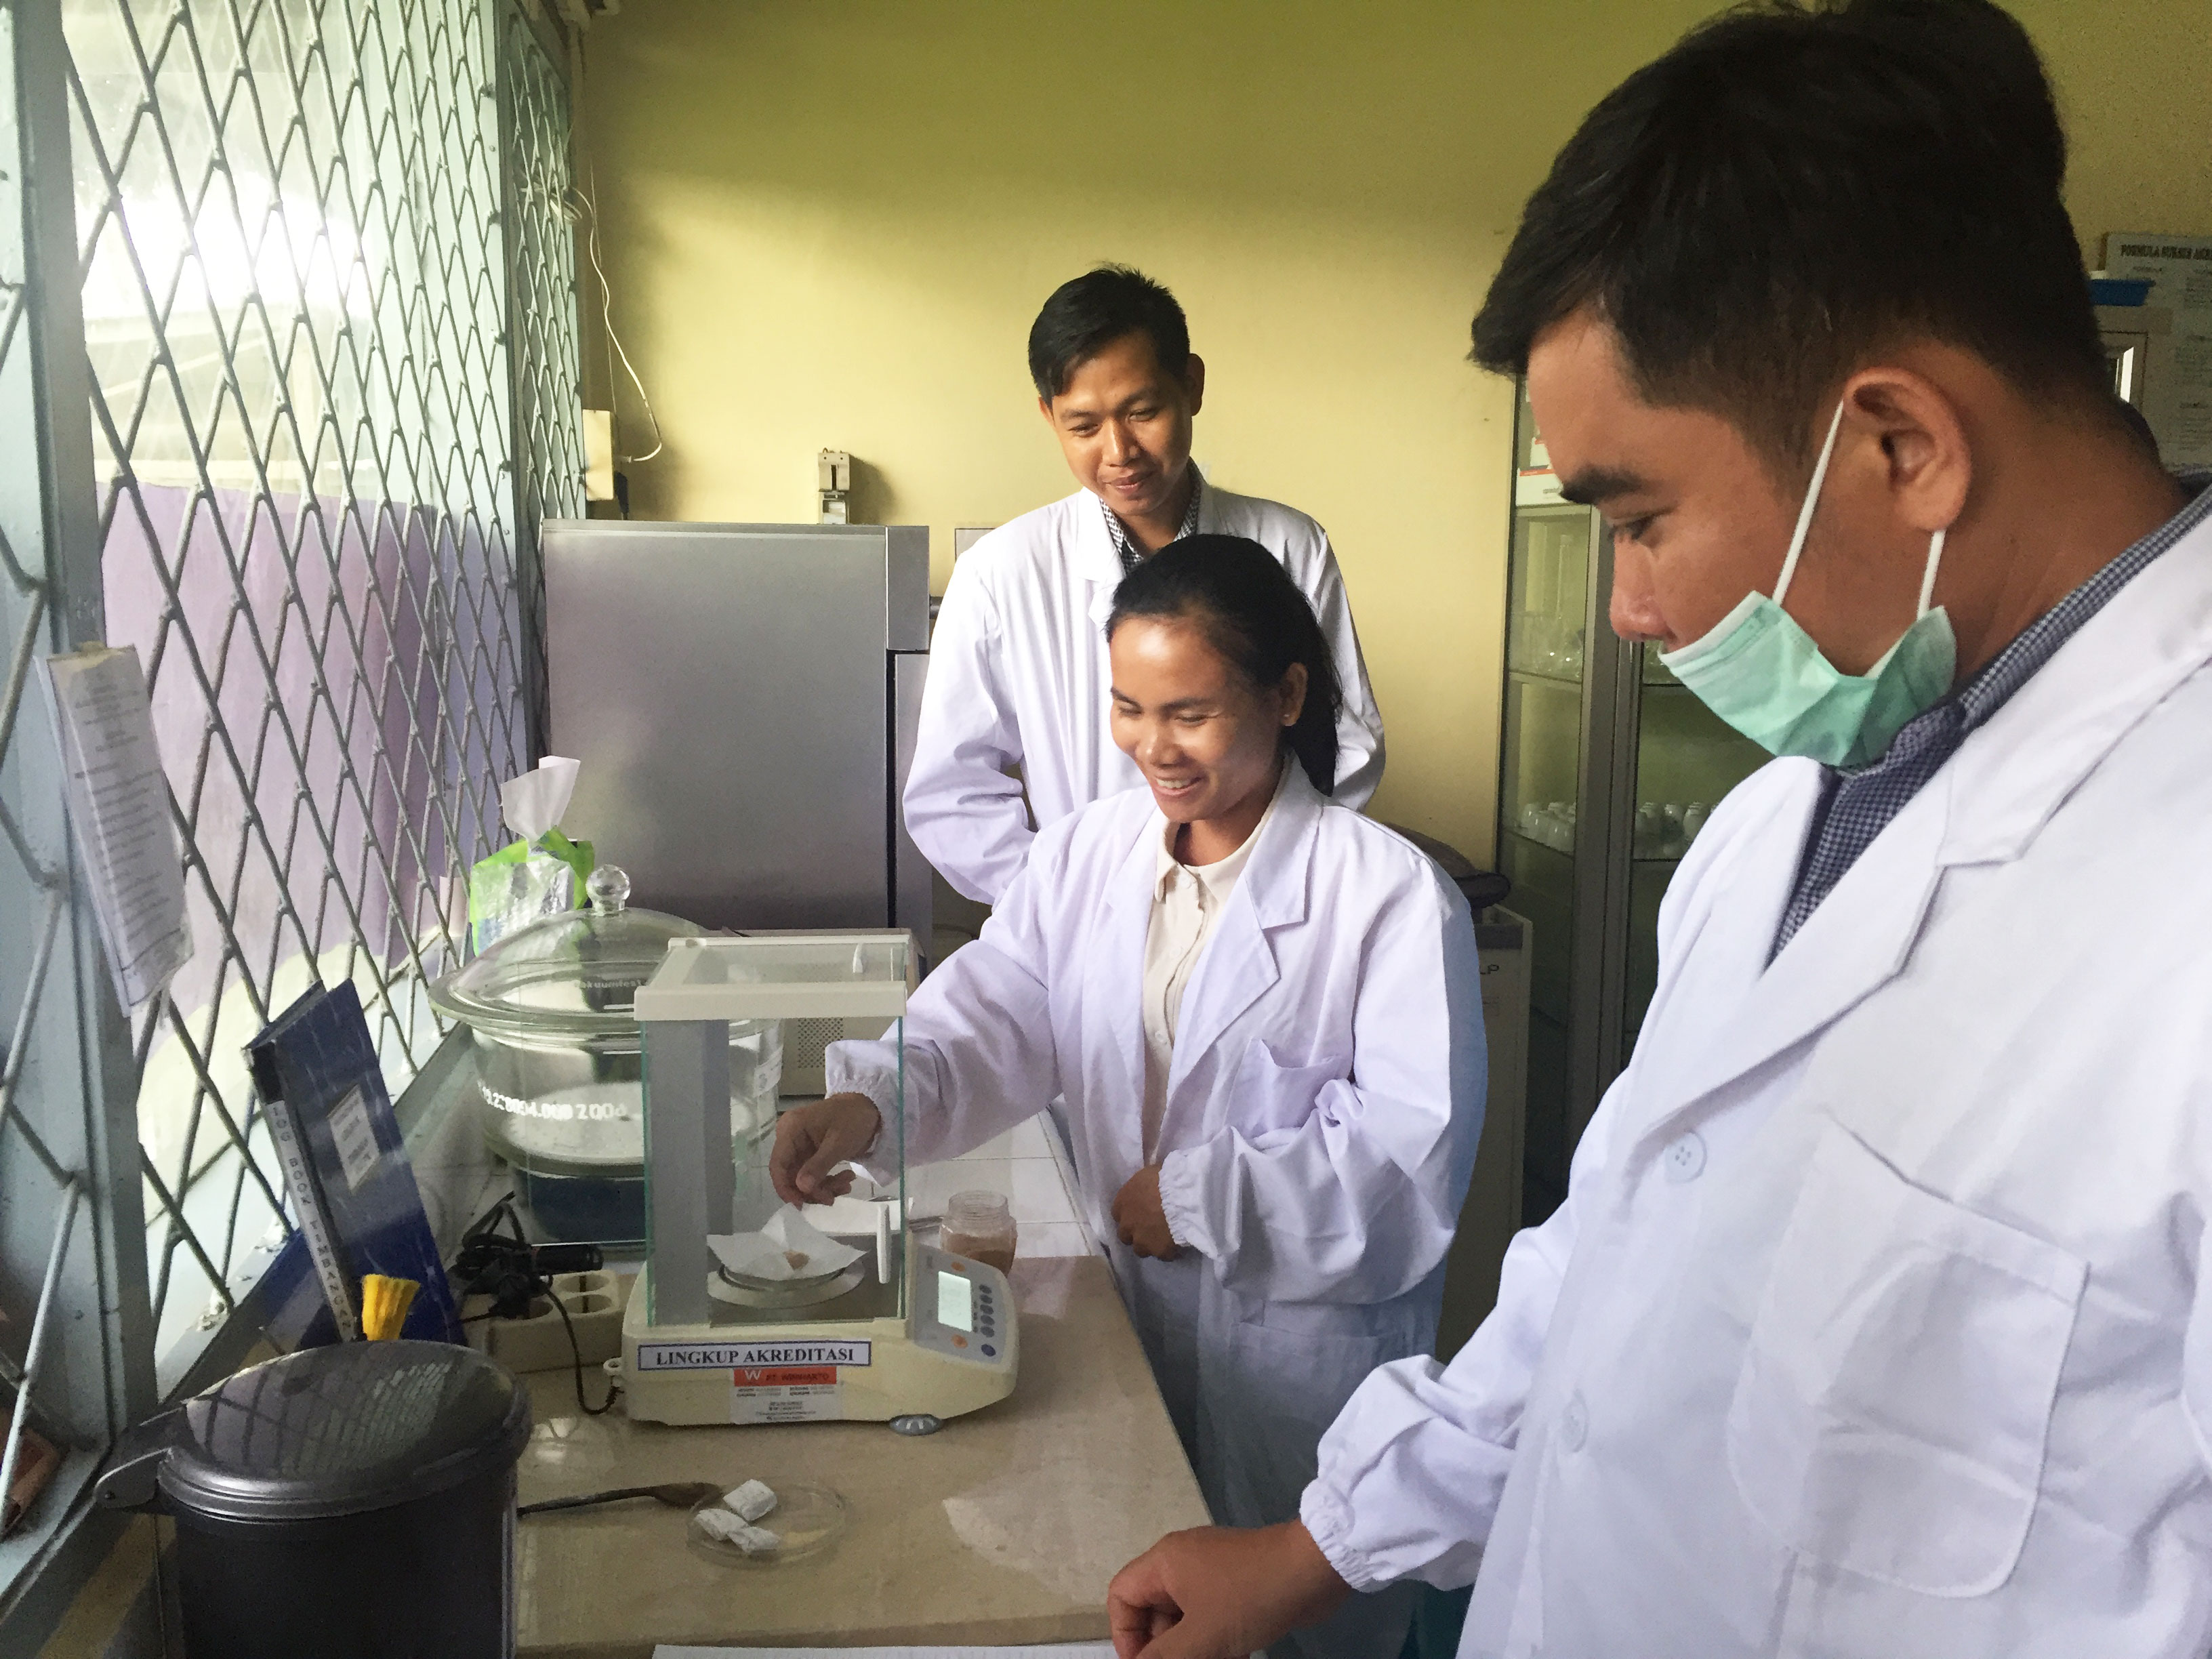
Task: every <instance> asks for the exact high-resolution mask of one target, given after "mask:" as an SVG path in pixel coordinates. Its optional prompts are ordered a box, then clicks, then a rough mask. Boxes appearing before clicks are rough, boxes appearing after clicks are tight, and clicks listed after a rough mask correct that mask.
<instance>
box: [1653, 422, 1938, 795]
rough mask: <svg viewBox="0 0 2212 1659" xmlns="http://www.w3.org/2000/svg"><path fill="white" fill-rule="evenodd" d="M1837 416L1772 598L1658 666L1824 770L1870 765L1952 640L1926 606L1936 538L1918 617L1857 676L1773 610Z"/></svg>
mask: <svg viewBox="0 0 2212 1659" xmlns="http://www.w3.org/2000/svg"><path fill="white" fill-rule="evenodd" d="M1843 423H1844V408H1843V405H1842V404H1837V405H1836V417H1835V419H1834V420H1832V421H1831V422H1828V439H1827V441H1826V443H1824V444H1822V445H1821V446H1820V462H1819V464H1818V465H1815V466H1814V469H1813V482H1812V483H1811V484H1810V485H1809V486H1808V488H1807V489H1806V491H1805V504H1804V506H1803V507H1802V508H1801V509H1800V510H1799V512H1798V514H1797V533H1796V535H1794V536H1792V537H1791V538H1790V553H1789V556H1787V557H1786V558H1784V560H1783V561H1782V576H1781V579H1780V580H1778V581H1777V582H1776V583H1775V584H1774V597H1773V598H1771V599H1769V598H1768V597H1767V596H1766V595H1765V594H1764V593H1759V592H1752V593H1747V594H1745V595H1744V597H1743V602H1742V603H1741V604H1740V605H1737V606H1736V608H1735V610H1733V611H1729V613H1728V615H1727V616H1725V617H1722V618H1721V619H1720V621H1719V622H1718V623H1716V624H1714V626H1713V627H1712V629H1711V630H1710V631H1709V632H1707V633H1706V634H1705V635H1702V636H1701V637H1699V638H1698V639H1694V640H1692V641H1690V643H1689V644H1687V645H1686V646H1684V647H1682V648H1681V649H1680V651H1662V652H1661V653H1659V660H1660V661H1661V662H1662V663H1664V664H1665V665H1667V667H1668V670H1669V671H1671V672H1672V673H1673V674H1674V677H1675V678H1677V679H1679V680H1680V681H1681V682H1682V684H1685V685H1686V686H1688V687H1689V688H1690V690H1692V691H1693V692H1695V693H1696V694H1697V695H1698V696H1699V699H1700V700H1701V701H1702V702H1704V703H1705V707H1706V708H1710V709H1711V710H1712V711H1713V713H1715V714H1718V715H1719V716H1720V717H1721V718H1722V719H1723V720H1726V721H1727V722H1728V723H1729V725H1730V726H1734V727H1735V729H1736V730H1737V731H1739V732H1742V733H1743V734H1744V736H1746V737H1747V738H1750V739H1751V740H1752V741H1753V743H1755V744H1759V746H1760V747H1761V748H1763V749H1765V750H1770V751H1771V752H1772V753H1774V754H1777V755H1803V756H1806V757H1809V758H1811V759H1813V760H1816V761H1821V762H1825V763H1826V764H1828V765H1830V766H1844V767H1855V766H1864V765H1866V764H1867V763H1869V762H1870V761H1874V760H1878V759H1880V758H1881V755H1882V753H1883V752H1884V751H1885V750H1887V749H1888V747H1889V745H1890V741H1891V739H1893V738H1895V737H1896V736H1897V734H1898V733H1899V732H1900V731H1902V730H1903V729H1904V728H1905V725H1906V723H1907V722H1908V721H1910V720H1911V719H1912V718H1913V717H1914V716H1915V715H1917V714H1920V713H1922V712H1923V710H1925V709H1927V708H1929V707H1930V706H1931V705H1933V704H1934V703H1935V702H1936V700H1937V699H1938V698H1940V697H1942V696H1943V695H1944V694H1945V693H1946V692H1948V690H1950V689H1951V678H1952V675H1953V674H1954V672H1955V671H1956V670H1957V667H1958V661H1959V645H1958V641H1957V640H1956V639H1955V638H1954V636H1953V635H1952V633H1951V619H1950V617H1948V616H1946V615H1945V614H1944V613H1943V612H1942V611H1941V610H1936V611H1930V610H1929V608H1928V601H1929V596H1930V595H1932V594H1933V593H1934V592H1935V591H1936V568H1937V567H1938V566H1939V565H1940V564H1941V563H1942V559H1943V532H1942V531H1940V530H1939V531H1937V532H1936V533H1935V534H1934V535H1933V536H1930V537H1929V538H1928V569H1927V574H1925V575H1924V576H1923V577H1922V579H1921V582H1920V611H1919V615H1918V617H1917V619H1916V620H1915V621H1914V623H1913V624H1912V626H1911V627H1910V628H1908V629H1905V633H1904V635H1903V636H1902V637H1901V638H1899V641H1897V643H1896V644H1895V645H1893V646H1892V647H1889V649H1888V650H1887V652H1886V653H1883V655H1882V659H1881V661H1880V662H1878V663H1876V664H1875V665H1874V666H1873V667H1872V668H1871V669H1869V670H1868V671H1866V672H1865V673H1863V674H1846V673H1844V671H1842V670H1841V669H1839V668H1838V667H1837V666H1836V665H1834V664H1833V663H1832V662H1830V661H1829V660H1828V659H1827V658H1826V656H1824V655H1822V654H1821V651H1820V647H1819V646H1818V645H1816V644H1814V642H1813V636H1812V635H1810V634H1808V633H1807V632H1806V631H1805V630H1804V629H1802V628H1800V627H1799V626H1798V625H1797V623H1796V619H1795V618H1794V617H1791V616H1790V613H1789V612H1788V611H1784V609H1783V608H1782V599H1783V595H1784V594H1785V593H1787V592H1789V591H1790V578H1791V577H1792V576H1794V575H1796V574H1797V559H1798V556H1799V555H1800V554H1802V552H1803V551H1804V550H1805V532H1807V531H1808V529H1810V528H1811V527H1812V524H1813V507H1814V503H1815V502H1816V501H1819V500H1820V483H1821V481H1822V480H1823V479H1825V478H1826V477H1827V475H1828V458H1829V457H1830V456H1831V455H1832V454H1834V453H1835V449H1836V434H1837V433H1838V431H1840V430H1841V429H1842V427H1843Z"/></svg>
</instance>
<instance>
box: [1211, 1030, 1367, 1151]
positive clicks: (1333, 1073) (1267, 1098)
mask: <svg viewBox="0 0 2212 1659" xmlns="http://www.w3.org/2000/svg"><path fill="white" fill-rule="evenodd" d="M1351 1075H1352V1056H1351V1055H1350V1054H1323V1055H1322V1056H1320V1057H1319V1058H1317V1059H1316V1060H1313V1061H1311V1062H1310V1063H1308V1064H1305V1065H1302V1066H1293V1065H1290V1064H1287V1063H1285V1061H1284V1060H1282V1059H1280V1058H1279V1056H1278V1054H1277V1051H1276V1050H1275V1049H1274V1048H1272V1047H1270V1046H1269V1045H1268V1044H1267V1042H1264V1041H1263V1040H1261V1038H1259V1037H1254V1038H1253V1039H1252V1040H1251V1041H1250V1042H1248V1043H1246V1044H1245V1045H1244V1058H1243V1060H1242V1062H1241V1063H1240V1064H1239V1065H1238V1066H1237V1082H1236V1085H1235V1087H1234V1088H1232V1089H1231V1091H1230V1096H1229V1112H1230V1119H1229V1121H1230V1127H1232V1128H1234V1129H1236V1130H1237V1132H1238V1133H1241V1134H1243V1137H1244V1138H1245V1139H1247V1140H1251V1139H1255V1138H1257V1137H1258V1136H1260V1135H1263V1134H1266V1133H1269V1132H1270V1131H1273V1130H1277V1129H1295V1128H1297V1127H1299V1126H1300V1125H1302V1124H1303V1123H1304V1122H1305V1121H1306V1119H1307V1118H1309V1117H1310V1116H1312V1115H1313V1109H1314V1103H1315V1102H1316V1100H1318V1099H1319V1098H1320V1097H1321V1091H1322V1090H1323V1089H1325V1088H1327V1087H1328V1085H1330V1084H1332V1083H1334V1082H1335V1081H1336V1080H1337V1079H1340V1078H1346V1077H1349V1076H1351Z"/></svg>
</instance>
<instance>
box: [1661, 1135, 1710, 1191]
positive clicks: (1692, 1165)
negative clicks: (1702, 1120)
mask: <svg viewBox="0 0 2212 1659" xmlns="http://www.w3.org/2000/svg"><path fill="white" fill-rule="evenodd" d="M1659 1162H1660V1163H1661V1164H1662V1165H1663V1166H1664V1167H1665V1169H1666V1171H1667V1179H1668V1180H1669V1181H1671V1182H1674V1184H1675V1185H1676V1186H1678V1187H1679V1186H1680V1185H1681V1184H1682V1183H1683V1182H1686V1181H1695V1180H1696V1179H1697V1178H1698V1177H1699V1176H1700V1175H1702V1174H1704V1173H1705V1138H1704V1137H1703V1136H1702V1135H1700V1134H1699V1133H1698V1132H1697V1131H1696V1130H1695V1129H1691V1130H1688V1131H1686V1132H1685V1133H1682V1134H1681V1135H1680V1136H1678V1137H1677V1138H1676V1139H1674V1141H1673V1142H1672V1143H1671V1144H1670V1145H1669V1146H1668V1148H1667V1150H1666V1151H1665V1152H1662V1153H1661V1154H1660V1155H1659Z"/></svg>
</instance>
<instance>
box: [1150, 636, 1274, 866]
mask: <svg viewBox="0 0 2212 1659" xmlns="http://www.w3.org/2000/svg"><path fill="white" fill-rule="evenodd" d="M1109 656H1110V659H1111V662H1112V665H1113V671H1114V692H1113V696H1114V705H1113V731H1114V741H1115V743H1116V744H1119V745H1120V747H1121V752H1122V753H1124V754H1126V755H1127V756H1128V757H1129V758H1130V759H1131V760H1133V761H1134V762H1136V763H1137V769H1138V770H1139V771H1140V772H1142V773H1143V774H1144V775H1145V782H1146V784H1147V785H1148V786H1149V787H1151V789H1152V799H1154V800H1155V801H1157V802H1158V804H1159V808H1160V811H1162V812H1164V813H1165V814H1166V815H1167V817H1168V819H1169V821H1170V823H1198V822H1200V821H1204V820H1208V819H1213V818H1222V817H1231V816H1232V815H1234V814H1236V812H1237V809H1238V808H1239V807H1242V806H1245V805H1248V804H1249V803H1250V802H1251V801H1252V799H1253V798H1254V797H1255V795H1262V794H1263V792H1264V793H1265V794H1272V793H1273V789H1274V786H1275V780H1276V776H1277V774H1278V769H1279V765H1280V763H1281V756H1282V746H1283V731H1284V728H1285V727H1286V726H1290V725H1291V724H1292V723H1293V722H1294V721H1295V720H1297V717H1298V710H1299V708H1301V707H1302V706H1303V705H1304V702H1305V690H1306V672H1305V668H1304V665H1302V664H1293V665H1291V671H1290V672H1289V673H1288V674H1286V675H1285V676H1284V678H1283V683H1282V684H1280V685H1279V686H1275V687H1273V688H1269V689H1265V690H1263V689H1261V688H1259V687H1256V686H1254V685H1253V684H1250V683H1249V681H1248V680H1246V679H1245V678H1244V677H1243V675H1241V674H1240V673H1238V672H1237V669H1236V668H1235V666H1234V665H1231V663H1230V662H1229V660H1228V659H1226V658H1225V657H1224V656H1223V655H1222V654H1221V653H1219V652H1218V651H1217V650H1215V649H1214V647H1213V646H1212V642H1211V641H1208V640H1207V638H1206V632H1205V630H1204V629H1202V628H1201V627H1200V626H1199V624H1198V623H1195V622H1194V621H1192V620H1190V619H1188V618H1187V617H1128V618H1127V619H1125V620H1124V621H1123V622H1122V623H1121V626H1119V627H1118V628H1116V629H1115V630H1114V639H1113V643H1112V645H1111V647H1110V648H1109ZM1262 805H1264V799H1263V801H1262Z"/></svg>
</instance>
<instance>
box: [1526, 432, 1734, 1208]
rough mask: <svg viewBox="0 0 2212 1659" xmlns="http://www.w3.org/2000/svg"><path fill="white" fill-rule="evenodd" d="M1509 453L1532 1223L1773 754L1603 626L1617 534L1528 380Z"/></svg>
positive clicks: (1631, 1038)
mask: <svg viewBox="0 0 2212 1659" xmlns="http://www.w3.org/2000/svg"><path fill="white" fill-rule="evenodd" d="M1514 452H1515V453H1514V462H1515V472H1514V505H1513V527H1512V538H1511V548H1510V562H1509V573H1508V587H1507V597H1506V635H1505V697H1504V708H1505V731H1504V743H1503V745H1502V750H1501V769H1500V776H1499V779H1498V863H1499V866H1500V867H1501V868H1502V869H1503V870H1504V872H1505V873H1506V874H1507V875H1509V876H1510V877H1511V878H1513V890H1514V897H1513V904H1514V908H1516V910H1519V911H1520V912H1521V913H1522V915H1526V916H1527V917H1528V920H1529V922H1530V924H1531V927H1530V941H1529V944H1530V958H1529V964H1528V966H1529V1031H1528V1139H1527V1146H1528V1160H1527V1162H1528V1167H1527V1190H1526V1200H1525V1203H1524V1206H1523V1211H1524V1216H1525V1219H1526V1220H1527V1221H1528V1223H1530V1224H1533V1223H1534V1222H1536V1221H1540V1220H1541V1219H1542V1218H1544V1217H1545V1216H1546V1215H1547V1214H1549V1213H1550V1212H1551V1211H1552V1210H1553V1208H1554V1207H1556V1206H1557V1205H1558V1204H1559V1200H1561V1199H1562V1198H1564V1197H1565V1194H1566V1183H1567V1164H1568V1160H1569V1159H1570V1158H1571V1157H1572V1156H1573V1153H1574V1148H1575V1143H1576V1141H1577V1139H1579V1138H1580V1137H1581V1134H1582V1132H1583V1127H1584V1126H1585V1125H1586V1124H1588V1123H1589V1119H1590V1114H1591V1113H1593V1112H1595V1110H1596V1109H1597V1103H1598V1099H1599V1097H1600V1096H1601V1095H1602V1094H1603V1093H1604V1092H1605V1090H1606V1087H1607V1085H1609V1084H1610V1083H1611V1082H1612V1081H1613V1078H1614V1076H1615V1075H1616V1074H1618V1073H1619V1072H1620V1069H1621V1067H1622V1066H1625V1065H1626V1063H1627V1060H1628V1056H1629V1054H1630V1052H1631V1051H1632V1049H1633V1048H1634V1047H1635V1043H1636V1035H1637V1032H1638V1030H1639V1029H1640V1027H1641V1026H1642V1024H1643V1022H1644V1009H1645V1008H1646V1007H1647V1006H1650V1000H1651V993H1652V988H1653V986H1654V985H1655V984H1656V981H1657V978H1658V937H1657V932H1658V917H1659V902H1660V900H1661V898H1662V896H1664V895H1665V893H1666V890H1667V884H1668V881H1669V880H1670V879H1671V878H1673V876H1674V870H1675V866H1677V865H1679V864H1680V861H1681V859H1682V855H1683V854H1685V853H1686V852H1687V851H1688V849H1689V845H1690V842H1692V841H1693V840H1695V839H1696V837H1697V835H1698V832H1699V829H1702V828H1704V826H1705V819H1706V817H1708V816H1709V815H1710V814H1711V811H1712V809H1713V807H1714V806H1715V805H1717V803H1718V802H1719V801H1720V799H1721V798H1722V797H1723V795H1725V794H1726V793H1728V792H1729V790H1730V789H1731V788H1733V787H1735V785H1736V783H1737V782H1739V781H1741V779H1743V778H1744V777H1746V776H1747V775H1749V774H1750V773H1751V772H1752V771H1753V769H1755V768H1757V767H1758V766H1759V765H1760V764H1761V763H1764V762H1765V759H1766V758H1767V757H1766V754H1765V750H1761V749H1760V748H1759V747H1758V745H1757V744H1753V743H1751V742H1750V741H1749V740H1747V738H1742V737H1741V736H1739V735H1738V734H1737V733H1736V732H1734V731H1732V730H1731V729H1729V727H1728V726H1725V725H1723V723H1722V722H1721V721H1720V720H1718V719H1717V718H1716V717H1715V716H1714V715H1713V714H1711V712H1710V711H1709V710H1707V709H1706V708H1705V705H1704V704H1703V703H1701V702H1699V701H1698V700H1697V698H1696V697H1695V696H1693V695H1692V693H1691V692H1690V691H1689V690H1688V689H1687V688H1686V687H1685V686H1683V685H1682V684H1680V682H1679V681H1677V680H1676V679H1675V678H1674V676H1673V675H1672V674H1670V673H1668V671H1667V669H1666V667H1665V666H1664V665H1662V663H1661V662H1660V660H1659V654H1658V652H1657V651H1656V649H1654V648H1651V647H1645V646H1641V645H1633V644H1630V643H1628V642H1626V641H1623V640H1621V639H1620V637H1618V636H1617V635H1615V634H1614V633H1613V629H1611V627H1609V626H1608V625H1607V620H1606V608H1607V599H1608V596H1609V594H1610V592H1611V590H1612V586H1613V549H1612V545H1611V542H1610V539H1609V538H1608V537H1607V535H1606V534H1605V529H1604V525H1603V522H1602V520H1600V518H1599V516H1598V515H1597V513H1595V512H1594V511H1592V510H1591V509H1590V508H1589V507H1578V506H1577V505H1575V504H1574V503H1573V502H1571V501H1563V500H1562V499H1560V496H1559V480H1558V478H1557V477H1556V476H1555V475H1554V474H1553V471H1552V467H1551V462H1550V458H1549V456H1548V455H1547V453H1546V452H1545V449H1544V444H1543V440H1542V438H1541V435H1539V434H1538V433H1537V431H1536V426H1535V422H1534V418H1533V417H1532V416H1531V414H1530V412H1529V408H1528V396H1527V393H1526V392H1525V390H1524V391H1523V392H1522V396H1521V398H1520V412H1519V416H1518V418H1517V420H1516V425H1515V433H1514Z"/></svg>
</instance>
